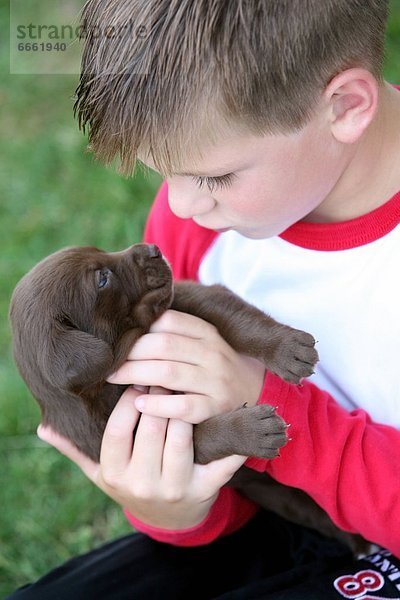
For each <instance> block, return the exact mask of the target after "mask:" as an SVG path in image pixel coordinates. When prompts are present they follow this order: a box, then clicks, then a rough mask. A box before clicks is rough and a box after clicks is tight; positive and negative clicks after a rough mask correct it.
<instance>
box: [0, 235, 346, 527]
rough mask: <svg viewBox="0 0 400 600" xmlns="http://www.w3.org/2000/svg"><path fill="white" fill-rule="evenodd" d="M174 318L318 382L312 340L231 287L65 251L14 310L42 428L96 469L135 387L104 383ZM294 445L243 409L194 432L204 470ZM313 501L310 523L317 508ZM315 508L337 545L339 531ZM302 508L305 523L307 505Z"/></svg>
mask: <svg viewBox="0 0 400 600" xmlns="http://www.w3.org/2000/svg"><path fill="white" fill-rule="evenodd" d="M168 308H173V309H175V310H178V311H183V312H187V313H190V314H193V315H196V316H199V317H201V318H203V319H205V320H207V321H209V322H210V323H212V324H214V325H215V327H216V328H217V329H218V331H219V332H220V334H221V335H222V336H223V337H224V338H225V339H226V341H227V342H228V343H229V344H230V345H231V346H232V347H233V348H234V349H235V350H237V351H238V352H241V353H243V354H247V355H249V356H253V357H255V358H257V359H259V360H261V361H262V362H263V363H264V365H265V367H266V368H267V369H268V370H270V371H273V372H274V373H276V374H278V375H279V376H281V377H282V378H284V379H286V380H287V381H290V382H293V383H298V382H299V381H300V380H301V379H302V378H303V377H307V376H309V375H311V373H312V372H313V367H314V365H315V363H316V362H317V359H318V355H317V352H316V350H315V348H314V343H315V342H314V338H313V337H312V336H311V335H310V334H308V333H305V332H303V331H299V330H295V329H292V328H291V327H287V326H285V325H281V324H279V323H277V322H276V321H274V320H273V319H272V318H271V317H269V316H267V315H265V314H264V313H263V312H261V311H260V310H258V309H256V308H255V307H254V306H251V305H249V304H247V303H246V302H244V301H243V300H241V299H240V298H239V297H237V296H236V295H235V294H233V293H232V292H230V291H229V290H228V289H226V288H225V287H223V286H220V285H213V286H203V285H201V284H198V283H195V282H189V281H186V282H177V283H175V284H174V283H173V281H172V275H171V270H170V268H169V266H168V264H167V262H166V261H165V260H164V258H163V257H162V255H161V253H160V251H159V249H158V248H157V247H156V246H154V245H147V244H136V245H134V246H132V247H130V248H128V249H127V250H125V251H123V252H116V253H111V254H110V253H105V252H102V251H100V250H98V249H96V248H92V247H83V248H81V247H76V248H66V249H63V250H60V251H59V252H56V253H54V254H52V255H50V256H49V257H47V258H45V259H44V260H42V261H41V262H40V263H39V264H37V265H36V266H35V267H34V268H33V269H32V270H31V271H30V272H29V273H28V274H27V275H25V277H23V278H22V279H21V281H20V282H19V283H18V285H17V286H16V288H15V290H14V293H13V297H12V300H11V307H10V319H11V325H12V331H13V349H14V357H15V361H16V364H17V366H18V368H19V370H20V373H21V375H22V377H23V378H24V380H25V382H26V384H27V385H28V387H29V388H30V390H31V392H32V394H33V395H34V397H35V398H36V399H37V401H38V403H39V405H40V408H41V411H42V420H43V423H44V424H46V425H51V427H52V428H53V429H54V430H55V431H58V432H59V433H61V434H62V435H64V436H65V437H67V438H69V439H70V440H72V441H73V442H74V444H75V445H76V446H77V447H78V448H79V449H80V450H81V451H82V452H84V453H85V454H87V455H88V456H89V457H90V458H92V459H93V460H95V461H98V460H99V456H100V446H101V440H102V436H103V432H104V429H105V426H106V423H107V420H108V418H109V416H110V413H111V411H112V410H113V408H114V406H115V404H116V402H117V401H118V399H119V398H120V396H121V394H122V392H123V391H124V390H125V389H126V387H127V386H121V385H113V384H110V383H108V382H107V381H106V378H107V377H108V376H109V375H110V374H111V373H113V372H114V371H115V370H116V369H118V367H119V366H120V365H121V364H122V363H123V362H124V361H125V360H126V357H127V355H128V353H129V351H130V349H131V348H132V346H133V344H134V343H135V342H136V341H137V340H138V338H139V337H140V336H142V335H143V334H144V333H146V332H148V330H149V328H150V326H151V324H152V323H153V322H154V321H155V320H156V319H157V318H158V317H159V316H160V315H161V314H162V313H163V312H164V311H165V310H167V309H168ZM286 441H287V437H286V425H285V423H284V422H283V420H282V419H281V418H280V417H279V416H278V415H276V414H275V410H274V408H273V407H271V406H268V405H260V406H255V407H250V408H244V407H243V408H241V409H238V410H234V411H231V412H229V413H227V414H224V415H219V416H216V417H213V418H210V419H208V420H207V421H204V422H203V423H200V424H198V425H195V427H194V449H195V460H196V462H199V463H207V462H210V461H211V460H215V459H218V458H222V457H224V456H228V455H230V454H241V455H245V456H259V457H264V458H274V457H275V456H277V454H278V452H279V448H280V447H281V446H283V445H284V444H285V443H286ZM242 471H243V475H242V476H241V475H240V473H241V472H242ZM247 471H248V470H246V469H244V470H240V471H239V475H238V476H237V477H236V484H235V485H237V487H238V488H240V489H242V491H244V492H245V493H246V486H249V473H247ZM240 477H242V479H240ZM250 478H251V476H250ZM266 480H267V479H266ZM243 482H244V484H243ZM257 485H258V484H257ZM281 487H282V488H283V489H286V488H284V486H281ZM250 488H251V489H253V488H254V486H253V487H251V486H249V489H250ZM257 489H259V488H257ZM271 497H272V495H271ZM306 498H307V502H306V504H307V509H306V513H307V515H309V514H310V510H311V509H310V507H309V504H310V503H311V505H314V503H313V502H312V501H311V500H310V499H309V498H308V497H306ZM266 502H267V504H268V498H266ZM263 504H264V505H266V504H265V502H264V503H263ZM283 504H284V503H283ZM295 506H296V502H295V503H294V508H292V512H293V511H294V512H295V513H296V508H295ZM314 506H315V510H316V511H317V513H316V514H317V515H319V512H320V513H321V514H322V515H323V516H324V518H323V519H322V520H324V521H328V522H329V527H328V529H329V531H330V530H332V531H333V533H332V535H335V534H336V528H335V526H334V525H333V524H332V523H331V522H330V520H329V519H328V518H327V517H326V515H325V514H324V513H323V511H321V509H319V508H318V507H317V506H316V505H314ZM299 507H300V509H301V510H300V511H299V514H300V513H301V512H302V510H303V508H304V502H302V501H300V502H299ZM318 511H319V512H318ZM311 512H312V510H311ZM291 516H292V515H289V518H291ZM304 518H305V517H303V516H300V517H299V519H300V521H301V522H303V521H304ZM302 519H303V521H302ZM314 520H315V519H314ZM311 521H313V520H312V519H311ZM316 521H317V523H316V524H314V523H311V526H314V527H315V528H318V527H319V526H318V523H319V521H321V519H320V518H319V517H318V518H316ZM306 524H307V525H309V526H310V519H309V518H308V517H307V518H306ZM322 530H323V531H325V532H326V526H325V529H322ZM337 531H338V530H337Z"/></svg>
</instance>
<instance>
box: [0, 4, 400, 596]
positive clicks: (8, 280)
mask: <svg viewBox="0 0 400 600" xmlns="http://www.w3.org/2000/svg"><path fill="white" fill-rule="evenodd" d="M65 1H66V2H68V0H65ZM70 1H72V0H70ZM29 2H30V4H31V3H32V2H37V3H38V2H40V0H29ZM74 4H75V5H76V0H75V2H74ZM82 4H83V1H82ZM79 6H81V5H80V4H79V2H78V7H79ZM391 8H392V14H391V18H390V23H389V31H388V37H387V60H386V67H385V75H386V78H387V80H389V81H392V82H394V83H396V82H397V83H400V0H392V1H391ZM8 18H9V14H8V2H7V1H6V0H0V49H1V54H0V73H1V80H0V106H1V111H0V152H1V157H2V158H1V164H0V197H1V202H0V240H1V241H0V244H1V252H0V315H1V320H0V460H1V468H0V507H1V511H0V598H3V597H4V596H5V595H6V594H8V593H9V592H11V591H12V590H13V589H15V588H16V587H17V586H20V585H23V584H25V583H26V582H28V581H32V580H34V579H37V578H38V577H39V576H40V575H42V574H44V573H46V572H47V571H48V570H49V569H51V568H52V567H54V566H56V565H57V564H59V563H61V562H63V561H64V560H66V559H68V558H69V557H71V556H73V555H75V554H77V553H81V552H85V551H87V550H89V549H91V548H93V547H95V546H97V545H99V544H101V543H103V542H105V541H108V540H111V539H113V538H115V537H117V536H119V535H123V534H125V533H127V532H130V531H131V528H130V526H129V525H128V524H127V523H126V521H125V519H124V517H123V515H122V511H121V510H120V508H119V507H118V506H116V505H115V504H114V503H113V502H112V501H111V500H109V499H108V498H107V497H106V496H104V495H103V494H102V493H101V492H100V491H98V490H97V489H96V488H95V487H94V486H93V485H92V484H90V483H89V482H88V481H87V480H86V478H85V477H84V476H83V475H82V474H81V473H80V471H79V470H78V469H77V468H76V467H75V466H74V465H73V464H71V463H70V462H69V461H68V460H66V459H64V458H63V457H62V456H60V455H59V454H58V453H57V452H56V451H55V450H53V449H52V448H49V447H47V446H46V445H45V444H43V443H42V442H40V441H39V440H38V439H37V437H36V435H35V431H36V427H37V425H38V423H39V421H40V414H39V410H38V408H37V407H36V403H35V402H34V401H33V399H32V397H31V396H30V394H29V392H28V391H27V390H26V388H25V385H24V383H23V382H22V380H21V379H20V377H19V375H18V374H17V372H16V369H15V367H14V365H13V361H12V356H11V351H10V333H9V328H8V321H7V312H8V304H9V299H10V294H11V292H12V289H13V288H14V286H15V284H16V283H17V281H18V280H19V278H20V277H21V276H22V275H23V274H24V273H25V272H26V271H27V270H29V269H30V268H31V267H32V266H33V265H34V264H35V263H36V262H37V261H38V260H40V259H41V258H42V257H44V256H45V255H47V254H49V253H51V252H53V251H55V250H57V249H59V248H61V247H63V246H67V245H74V244H84V245H87V244H93V245H96V246H99V247H101V248H104V249H106V250H119V249H123V248H125V247H126V246H128V245H129V244H131V243H133V242H136V241H139V240H140V238H141V235H142V230H143V225H144V222H145V219H146V215H147V212H148V210H149V207H150V204H151V201H152V199H153V197H154V194H155V191H156V189H157V187H158V185H159V184H160V179H159V178H158V177H157V176H155V175H151V176H150V177H149V178H146V179H145V178H144V177H143V175H142V174H141V173H140V172H139V173H138V174H137V175H136V176H135V177H133V178H130V179H124V178H122V177H121V176H119V175H118V174H116V173H115V172H114V171H113V170H111V169H107V168H105V167H104V166H102V165H100V164H97V163H96V162H95V161H94V160H93V158H92V156H91V155H90V154H88V153H86V152H85V148H86V140H85V137H84V136H83V135H82V134H81V133H80V132H79V131H78V127H77V124H76V122H75V121H74V119H73V116H72V104H73V101H72V96H73V93H74V90H75V87H76V84H77V81H78V77H77V76H62V75H53V76H51V75H50V76H46V75H36V76H33V75H32V76H30V75H9V50H8V39H9V38H8ZM116 595H118V594H117V592H116Z"/></svg>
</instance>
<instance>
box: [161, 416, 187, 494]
mask: <svg viewBox="0 0 400 600" xmlns="http://www.w3.org/2000/svg"><path fill="white" fill-rule="evenodd" d="M193 454H194V452H193V426H192V425H190V424H189V423H185V422H184V421H180V420H178V419H170V420H169V422H168V429H167V436H166V440H165V446H164V455H163V463H162V479H163V483H164V485H165V486H166V488H167V489H169V492H170V493H171V494H174V493H177V494H179V493H180V492H181V490H182V489H184V486H185V484H187V481H188V480H189V479H190V477H191V475H192V472H193ZM177 499H178V498H177Z"/></svg>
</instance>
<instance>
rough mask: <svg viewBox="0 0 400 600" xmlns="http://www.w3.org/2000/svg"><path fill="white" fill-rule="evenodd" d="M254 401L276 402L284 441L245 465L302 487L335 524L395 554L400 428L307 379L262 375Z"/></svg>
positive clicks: (399, 547) (398, 548) (399, 522)
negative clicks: (277, 451) (270, 454)
mask: <svg viewBox="0 0 400 600" xmlns="http://www.w3.org/2000/svg"><path fill="white" fill-rule="evenodd" d="M260 402H267V403H272V404H274V405H277V406H278V409H277V412H278V414H280V415H281V416H282V418H283V419H284V420H285V421H286V422H287V423H290V424H291V425H292V427H291V429H290V436H291V438H292V439H291V441H290V442H289V443H288V444H287V445H286V446H285V447H284V448H282V450H281V457H280V458H277V459H274V460H272V461H265V460H261V459H249V460H248V461H247V463H246V465H247V466H248V467H251V468H254V469H256V470H258V471H267V472H268V473H269V474H270V475H272V476H273V477H274V478H275V479H276V480H278V481H280V482H281V483H284V484H286V485H290V486H293V487H297V488H299V489H302V490H303V491H305V492H307V493H308V494H309V495H310V496H311V497H312V498H313V499H314V500H315V501H316V502H317V503H318V504H319V505H320V506H321V507H322V508H323V509H324V510H326V512H327V513H328V514H329V516H330V517H331V518H332V520H333V521H334V522H335V523H336V524H337V525H338V526H339V527H340V528H342V529H344V530H346V531H350V532H357V533H359V534H361V535H362V536H363V537H364V538H366V539H368V540H370V541H372V542H374V543H376V544H380V545H382V546H384V547H385V548H387V549H388V550H390V551H391V552H392V553H393V554H395V555H396V556H400V494H399V491H400V484H399V481H400V480H399V475H398V457H399V455H400V432H399V431H398V430H397V429H395V428H393V427H389V426H386V425H380V424H378V423H374V422H372V421H371V419H370V417H369V416H368V415H367V413H365V411H363V410H355V411H353V412H351V413H349V412H348V411H346V410H345V409H343V408H342V407H341V406H339V405H338V404H337V403H336V402H335V400H334V399H333V398H332V397H331V396H330V395H329V394H328V393H327V392H324V391H322V390H320V389H318V388H317V387H316V386H314V385H313V384H311V383H310V382H308V381H305V382H304V385H303V386H302V387H298V386H293V385H290V384H287V383H285V382H284V381H282V380H281V379H279V378H278V377H276V376H274V375H272V374H268V375H267V377H266V380H265V386H264V390H263V393H262V395H261V398H260Z"/></svg>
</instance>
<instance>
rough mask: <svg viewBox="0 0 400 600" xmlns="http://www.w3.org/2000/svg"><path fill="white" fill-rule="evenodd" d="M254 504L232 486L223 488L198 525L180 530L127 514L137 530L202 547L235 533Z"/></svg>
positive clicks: (251, 512)
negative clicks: (142, 520)
mask: <svg viewBox="0 0 400 600" xmlns="http://www.w3.org/2000/svg"><path fill="white" fill-rule="evenodd" d="M256 512H257V507H256V506H255V504H253V503H252V502H250V501H249V500H246V499H245V498H243V497H242V496H240V495H239V494H238V493H237V492H235V490H233V489H232V488H227V487H224V488H222V489H221V490H220V493H219V495H218V498H217V500H216V501H215V502H214V504H213V506H212V508H211V510H210V512H209V513H208V515H207V517H206V518H205V519H204V520H203V521H202V522H201V523H199V524H198V525H196V526H195V527H191V528H189V529H180V530H178V531H176V530H171V529H160V528H158V527H152V526H151V525H146V524H145V523H142V522H141V521H139V520H138V519H136V518H134V517H133V516H132V515H131V514H130V513H129V512H128V511H125V515H126V517H127V518H128V521H129V522H130V523H131V524H132V525H133V527H134V528H135V529H137V530H138V531H141V532H142V533H146V534H147V535H149V536H150V537H152V538H153V539H155V540H158V541H159V542H165V543H167V544H173V545H174V546H201V545H204V544H209V543H210V542H212V541H214V540H215V539H217V538H219V537H221V536H223V535H227V534H229V533H232V532H233V531H236V530H237V529H239V528H240V527H241V526H242V525H244V524H245V523H246V522H247V521H248V520H249V519H250V518H251V517H252V516H253V515H254V514H255V513H256Z"/></svg>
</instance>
